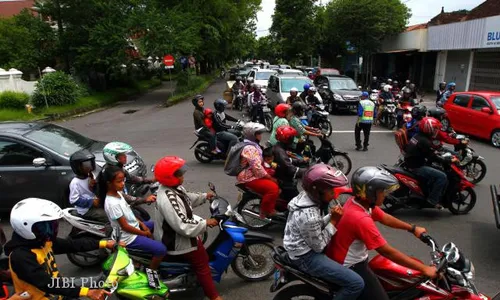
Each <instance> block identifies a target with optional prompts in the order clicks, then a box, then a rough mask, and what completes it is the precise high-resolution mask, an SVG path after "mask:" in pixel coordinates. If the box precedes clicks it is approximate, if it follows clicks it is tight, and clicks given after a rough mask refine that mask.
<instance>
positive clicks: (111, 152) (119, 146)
mask: <svg viewBox="0 0 500 300" xmlns="http://www.w3.org/2000/svg"><path fill="white" fill-rule="evenodd" d="M133 150H134V149H132V147H131V146H130V145H129V144H125V143H122V142H111V143H108V144H106V146H104V149H102V154H103V156H104V160H105V161H106V162H107V163H108V164H110V165H115V166H117V165H118V164H119V163H118V160H117V159H116V156H117V155H118V154H122V153H125V154H126V153H130V152H132V151H133Z"/></svg>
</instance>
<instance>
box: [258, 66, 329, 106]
mask: <svg viewBox="0 0 500 300" xmlns="http://www.w3.org/2000/svg"><path fill="white" fill-rule="evenodd" d="M306 83H308V84H310V85H311V86H314V84H313V82H312V80H311V79H309V78H308V77H306V76H300V75H296V74H275V75H271V77H269V83H268V84H267V91H266V96H267V99H268V101H269V105H270V106H271V107H275V106H276V105H278V104H280V103H285V102H286V99H287V98H288V96H290V90H291V89H292V88H293V87H294V88H296V89H297V90H298V91H299V95H300V93H302V92H303V91H304V85H305V84H306ZM316 97H318V99H319V100H320V101H323V100H322V98H321V96H320V94H319V93H318V92H316Z"/></svg>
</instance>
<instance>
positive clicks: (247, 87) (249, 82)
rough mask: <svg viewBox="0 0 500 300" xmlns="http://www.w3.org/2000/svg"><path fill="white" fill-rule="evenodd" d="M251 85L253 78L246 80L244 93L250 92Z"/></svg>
mask: <svg viewBox="0 0 500 300" xmlns="http://www.w3.org/2000/svg"><path fill="white" fill-rule="evenodd" d="M253 84H254V79H253V77H249V78H247V82H246V84H245V92H247V93H250V90H251V89H252V85H253Z"/></svg>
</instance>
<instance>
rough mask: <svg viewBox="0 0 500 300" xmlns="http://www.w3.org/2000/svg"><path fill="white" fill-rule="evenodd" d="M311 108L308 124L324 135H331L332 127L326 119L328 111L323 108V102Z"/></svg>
mask: <svg viewBox="0 0 500 300" xmlns="http://www.w3.org/2000/svg"><path fill="white" fill-rule="evenodd" d="M311 109H312V116H311V121H310V122H309V125H307V126H311V127H313V128H317V129H319V130H320V131H321V132H322V133H323V134H324V135H325V136H326V137H329V136H331V135H332V132H333V127H332V123H331V122H330V120H329V119H328V116H329V115H330V113H328V111H327V110H326V109H325V105H324V104H319V105H317V106H315V107H314V108H311Z"/></svg>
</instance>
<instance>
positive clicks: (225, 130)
mask: <svg viewBox="0 0 500 300" xmlns="http://www.w3.org/2000/svg"><path fill="white" fill-rule="evenodd" d="M226 106H227V101H226V100H224V99H220V98H219V99H217V100H215V102H214V108H215V114H214V121H215V122H214V124H213V126H214V129H215V131H216V132H217V138H218V139H219V140H221V141H223V142H224V143H225V144H226V146H227V150H229V149H231V147H232V146H234V144H236V143H237V142H238V137H237V136H236V134H238V132H236V131H234V126H231V125H228V124H226V120H228V121H231V122H238V119H236V118H234V117H231V116H230V115H228V114H226V113H225V112H224V110H225V109H226Z"/></svg>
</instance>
